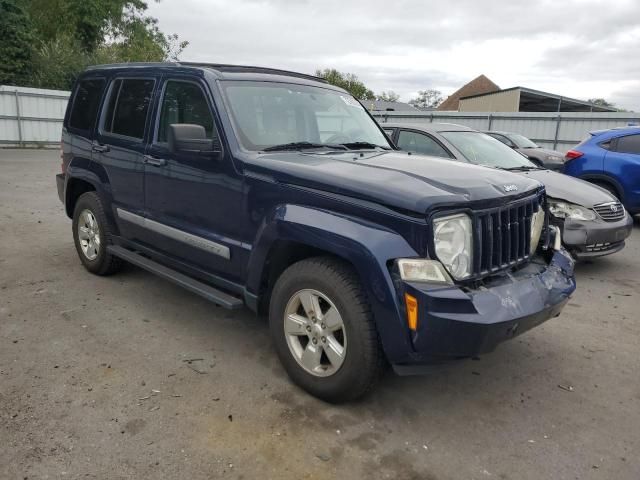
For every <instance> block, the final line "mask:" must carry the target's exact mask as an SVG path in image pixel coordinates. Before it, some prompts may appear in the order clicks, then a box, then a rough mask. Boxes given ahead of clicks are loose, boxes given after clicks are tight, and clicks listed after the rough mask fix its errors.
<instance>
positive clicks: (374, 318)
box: [57, 63, 575, 402]
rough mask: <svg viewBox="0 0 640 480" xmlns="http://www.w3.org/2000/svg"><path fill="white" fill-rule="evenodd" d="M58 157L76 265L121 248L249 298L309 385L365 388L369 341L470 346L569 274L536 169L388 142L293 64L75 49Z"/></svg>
mask: <svg viewBox="0 0 640 480" xmlns="http://www.w3.org/2000/svg"><path fill="white" fill-rule="evenodd" d="M62 157H63V158H62V160H63V161H62V170H63V171H62V173H61V174H59V175H58V176H57V185H58V193H59V196H60V199H61V200H62V201H63V202H64V205H65V210H66V214H67V215H68V216H69V217H71V218H72V219H73V222H72V233H73V239H74V242H75V246H76V250H77V252H78V255H79V257H80V261H81V262H82V264H83V265H84V266H85V268H86V269H87V270H89V271H90V272H92V273H95V274H98V275H107V274H111V273H114V272H116V271H117V270H118V268H119V267H120V265H121V263H122V261H123V260H124V261H127V262H130V263H132V264H134V265H137V266H139V267H142V268H144V269H147V270H149V271H151V272H153V273H155V274H157V275H159V276H161V277H163V278H165V279H168V280H170V281H173V282H175V283H177V284H178V285H180V286H182V287H185V288H187V289H188V290H191V291H192V292H194V293H197V294H199V295H202V296H203V297H205V298H207V299H209V300H211V301H212V302H214V303H216V304H218V305H221V306H223V307H227V308H232V309H234V308H240V307H242V306H243V305H246V306H247V307H249V308H250V309H252V310H254V311H256V312H265V313H267V312H268V316H269V324H270V330H271V335H272V339H273V343H274V345H275V350H276V352H277V354H278V356H279V358H280V360H281V361H282V364H283V365H284V368H285V369H286V371H287V373H288V374H289V376H290V377H291V378H292V379H293V381H294V382H295V383H297V384H298V385H300V386H301V387H302V388H303V389H305V390H307V391H308V392H311V393H312V394H313V395H316V396H318V397H320V398H322V399H325V400H328V401H333V402H338V401H345V400H349V399H353V398H356V397H358V396H360V395H363V394H364V393H365V392H367V391H368V390H370V389H371V387H372V386H373V384H374V382H375V380H376V378H377V377H378V374H379V372H380V369H381V368H382V365H383V364H384V360H385V358H386V360H387V361H388V362H389V363H390V364H391V365H393V366H394V368H395V369H396V371H398V372H400V373H410V372H413V371H415V369H416V368H418V367H422V366H423V365H425V364H427V363H429V362H433V360H434V359H437V360H438V361H440V360H442V359H446V358H459V357H469V356H475V355H478V354H481V353H486V352H489V351H491V350H493V349H494V348H495V347H496V345H497V344H499V343H500V342H502V341H504V340H507V339H509V338H512V337H514V336H515V335H518V334H520V333H522V332H523V331H526V330H528V329H530V328H532V327H534V326H536V325H538V324H540V323H541V322H543V321H545V320H547V319H549V318H551V317H554V316H557V315H558V314H559V313H560V311H561V310H562V308H563V307H564V305H565V304H566V302H567V299H568V297H569V295H571V293H572V292H573V291H574V289H575V280H574V276H573V261H572V259H571V257H570V255H569V254H568V253H567V252H566V251H565V250H564V249H563V248H562V247H561V246H560V244H559V242H556V238H557V237H556V232H555V230H554V229H545V221H546V212H545V210H544V208H543V206H544V187H543V186H542V185H541V184H540V183H539V182H538V181H536V180H534V179H531V178H526V177H523V176H519V175H514V174H508V173H504V172H498V171H496V170H490V169H485V168H481V167H477V166H473V165H467V164H462V163H451V162H446V161H442V160H439V159H428V158H417V157H416V156H411V155H408V154H407V153H406V152H399V151H396V150H395V147H393V146H392V145H391V144H390V143H389V141H388V140H387V138H386V136H385V135H384V133H383V131H382V129H381V128H380V127H379V126H378V124H377V123H376V122H375V121H374V120H373V118H372V117H371V115H370V114H369V113H368V112H367V110H366V109H364V108H363V107H362V105H361V104H360V103H359V102H358V101H357V100H356V99H355V98H353V97H352V96H351V95H349V93H347V92H346V91H345V90H342V89H340V88H337V87H334V86H332V85H330V84H328V83H326V82H324V81H323V80H322V79H319V78H316V77H312V76H309V75H304V74H298V73H293V72H284V71H280V70H274V69H266V68H257V67H240V66H229V65H212V64H185V63H181V64H123V65H107V66H100V67H92V68H89V69H88V70H87V71H86V72H84V73H83V74H81V75H80V77H79V79H78V81H77V82H76V85H75V87H74V89H73V92H72V96H71V101H70V102H69V106H68V109H67V113H66V116H65V120H64V124H63V132H62ZM502 218H504V219H505V222H504V226H505V227H501V226H500V219H502ZM506 219H508V221H507V220H506ZM515 225H517V226H518V228H514V226H515ZM543 230H545V232H544V234H542V232H543ZM83 288H86V286H83ZM187 309H188V307H187V306H185V314H188V310H187Z"/></svg>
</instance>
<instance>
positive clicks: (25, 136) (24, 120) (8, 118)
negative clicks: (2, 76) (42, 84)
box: [0, 85, 69, 147]
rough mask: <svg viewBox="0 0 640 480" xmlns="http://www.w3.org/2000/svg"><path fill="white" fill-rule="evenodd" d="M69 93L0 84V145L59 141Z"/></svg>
mask: <svg viewBox="0 0 640 480" xmlns="http://www.w3.org/2000/svg"><path fill="white" fill-rule="evenodd" d="M68 100H69V92H66V91H61V90H44V89H40V88H26V87H12V86H5V85H2V86H0V146H14V147H34V146H53V145H59V144H60V134H61V132H62V120H63V119H64V112H65V110H66V108H67V101H68Z"/></svg>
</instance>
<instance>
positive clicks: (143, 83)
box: [103, 78, 154, 139]
mask: <svg viewBox="0 0 640 480" xmlns="http://www.w3.org/2000/svg"><path fill="white" fill-rule="evenodd" d="M153 86H154V80H153V79H141V78H131V79H127V78H123V79H117V80H115V81H114V82H113V83H112V86H111V92H110V95H109V102H108V104H107V111H106V112H105V115H104V120H103V132H104V133H107V134H109V133H111V134H115V135H122V136H125V137H131V138H135V139H142V138H143V137H144V128H145V124H146V120H147V113H148V111H149V104H150V103H151V97H152V95H153Z"/></svg>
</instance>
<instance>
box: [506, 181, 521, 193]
mask: <svg viewBox="0 0 640 480" xmlns="http://www.w3.org/2000/svg"><path fill="white" fill-rule="evenodd" d="M516 190H518V186H517V185H514V184H513V183H512V184H510V185H505V186H504V191H505V192H515V191H516Z"/></svg>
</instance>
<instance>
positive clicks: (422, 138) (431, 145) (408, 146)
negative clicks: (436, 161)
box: [398, 130, 451, 158]
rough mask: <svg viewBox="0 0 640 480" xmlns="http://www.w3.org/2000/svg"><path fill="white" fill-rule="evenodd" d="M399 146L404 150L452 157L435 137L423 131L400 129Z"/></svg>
mask: <svg viewBox="0 0 640 480" xmlns="http://www.w3.org/2000/svg"><path fill="white" fill-rule="evenodd" d="M398 147H399V148H401V149H402V150H407V151H409V152H416V153H422V154H424V155H431V156H433V157H446V158H450V157H451V156H450V155H449V154H448V153H447V151H446V150H445V149H444V148H443V147H442V146H441V145H440V144H439V143H438V142H436V141H435V140H434V139H433V138H431V137H429V136H427V135H423V134H422V133H417V132H410V131H407V130H401V131H400V136H399V137H398Z"/></svg>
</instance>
